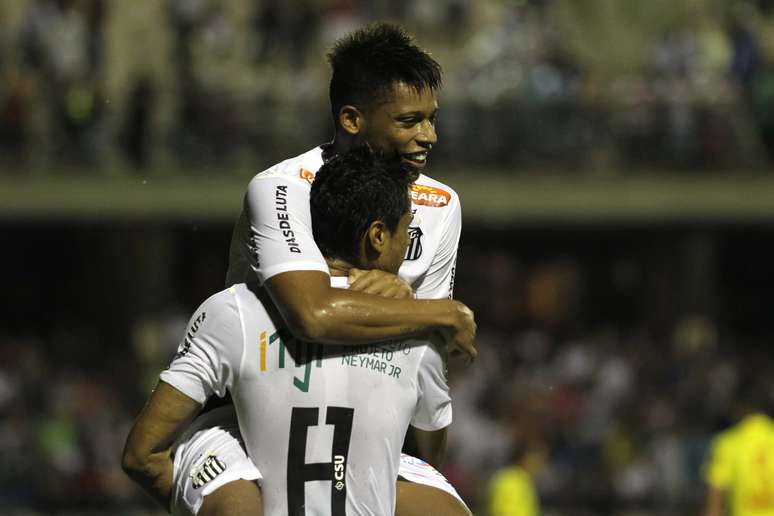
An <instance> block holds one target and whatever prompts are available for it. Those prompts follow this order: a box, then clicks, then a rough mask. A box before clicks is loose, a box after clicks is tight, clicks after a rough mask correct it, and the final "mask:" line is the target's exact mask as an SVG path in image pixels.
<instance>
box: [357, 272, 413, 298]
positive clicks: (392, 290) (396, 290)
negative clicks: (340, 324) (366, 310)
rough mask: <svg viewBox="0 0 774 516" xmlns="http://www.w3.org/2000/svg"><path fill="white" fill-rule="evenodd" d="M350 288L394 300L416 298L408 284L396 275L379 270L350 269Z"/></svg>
mask: <svg viewBox="0 0 774 516" xmlns="http://www.w3.org/2000/svg"><path fill="white" fill-rule="evenodd" d="M349 288H350V290H355V291H357V292H365V293H366V294H375V295H377V296H382V297H391V298H394V299H409V298H413V297H414V291H413V290H411V287H410V286H409V284H408V283H406V282H405V281H403V280H402V279H400V278H399V277H397V276H396V275H395V274H390V273H389V272H384V271H380V270H378V269H371V270H367V271H366V270H362V269H354V268H353V269H350V271H349Z"/></svg>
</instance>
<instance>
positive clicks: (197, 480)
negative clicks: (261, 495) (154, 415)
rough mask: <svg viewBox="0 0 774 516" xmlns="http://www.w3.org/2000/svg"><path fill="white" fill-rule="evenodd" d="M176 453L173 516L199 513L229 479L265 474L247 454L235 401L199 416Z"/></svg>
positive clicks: (173, 475) (256, 478) (178, 445)
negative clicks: (209, 495) (205, 500)
mask: <svg viewBox="0 0 774 516" xmlns="http://www.w3.org/2000/svg"><path fill="white" fill-rule="evenodd" d="M174 454H175V462H174V469H173V473H172V501H171V504H170V505H171V513H172V515H173V516H192V515H195V514H196V513H198V512H199V509H200V508H201V506H202V503H203V502H204V497H205V496H207V495H208V494H210V493H212V492H213V491H215V490H216V489H217V488H219V487H220V486H222V485H225V484H228V483H229V482H233V481H234V480H242V479H244V480H257V481H260V479H261V478H263V476H262V475H261V472H260V471H259V470H258V468H257V467H256V466H255V464H253V461H252V460H250V458H249V457H248V456H247V452H246V451H245V448H244V443H243V442H242V436H241V435H240V434H239V425H238V423H237V419H236V413H235V412H234V407H233V406H231V405H228V406H224V407H218V408H216V409H213V410H211V411H209V412H207V413H205V414H202V415H201V416H199V417H198V418H196V419H195V420H194V421H193V423H191V426H190V428H189V429H188V430H186V432H185V433H184V434H183V435H182V436H180V438H179V439H178V440H177V442H176V448H175V451H174ZM259 483H260V482H259Z"/></svg>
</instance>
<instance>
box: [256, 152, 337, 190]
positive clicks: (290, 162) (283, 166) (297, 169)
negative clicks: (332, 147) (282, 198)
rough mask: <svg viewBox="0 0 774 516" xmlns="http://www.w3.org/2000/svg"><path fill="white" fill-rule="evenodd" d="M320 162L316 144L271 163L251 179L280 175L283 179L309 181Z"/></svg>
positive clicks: (320, 158) (320, 155)
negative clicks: (301, 152)
mask: <svg viewBox="0 0 774 516" xmlns="http://www.w3.org/2000/svg"><path fill="white" fill-rule="evenodd" d="M322 164H323V159H322V148H321V147H319V146H318V147H315V148H313V149H310V150H308V151H306V152H305V153H303V154H300V155H298V156H296V157H293V158H289V159H286V160H284V161H281V162H279V163H277V164H276V165H272V166H271V167H269V168H267V169H266V170H264V171H263V172H260V173H258V174H256V175H255V176H254V177H253V180H252V181H255V180H260V179H268V178H272V177H282V178H285V179H297V180H298V181H300V182H303V183H311V181H312V180H313V179H314V174H316V173H317V171H318V170H319V169H320V167H321V166H322ZM252 181H251V182H252Z"/></svg>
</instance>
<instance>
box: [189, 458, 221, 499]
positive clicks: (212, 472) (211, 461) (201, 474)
mask: <svg viewBox="0 0 774 516" xmlns="http://www.w3.org/2000/svg"><path fill="white" fill-rule="evenodd" d="M224 471H226V463H225V462H223V461H222V460H220V459H219V458H217V457H216V456H215V454H214V453H213V452H212V450H207V452H206V456H205V458H204V462H202V463H201V464H199V465H196V466H194V467H193V468H191V472H190V473H189V475H190V477H191V480H192V481H193V486H194V489H200V488H201V487H203V486H204V485H206V484H207V482H210V481H211V480H212V479H214V478H215V477H217V476H218V475H220V474H221V473H223V472H224Z"/></svg>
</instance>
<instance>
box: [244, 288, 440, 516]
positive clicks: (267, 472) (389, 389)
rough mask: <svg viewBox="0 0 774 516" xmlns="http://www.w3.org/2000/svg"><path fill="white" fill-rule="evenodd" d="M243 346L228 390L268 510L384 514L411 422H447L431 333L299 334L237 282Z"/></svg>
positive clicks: (298, 515) (299, 514) (423, 425)
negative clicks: (354, 337)
mask: <svg viewBox="0 0 774 516" xmlns="http://www.w3.org/2000/svg"><path fill="white" fill-rule="evenodd" d="M236 292H237V294H238V298H239V305H240V309H241V312H242V316H241V320H242V323H243V328H244V330H243V331H244V336H245V340H244V342H245V344H244V351H243V354H242V356H241V360H240V364H239V365H238V370H236V368H235V375H234V379H233V382H232V384H231V385H230V386H229V389H230V391H231V393H232V397H233V399H234V405H235V407H236V411H237V416H238V419H239V426H240V431H241V433H242V436H243V438H244V440H245V444H246V446H247V448H248V452H249V453H250V456H251V458H252V459H253V461H254V462H255V463H256V465H257V466H258V468H259V469H260V470H261V472H262V473H263V475H264V481H263V483H262V491H263V497H264V510H265V512H266V514H272V515H281V514H288V515H292V516H304V515H305V516H312V515H315V516H317V515H320V516H323V515H332V516H334V515H335V516H341V515H348V516H355V515H388V514H394V511H395V481H396V479H397V474H398V465H399V459H400V451H401V447H402V444H403V439H404V436H405V433H406V430H407V427H408V425H409V424H412V425H414V426H416V427H418V428H420V429H423V430H438V429H441V428H444V427H445V426H447V425H448V424H449V423H450V422H451V404H450V399H449V396H448V388H447V386H446V380H445V377H444V364H443V360H442V358H441V356H440V354H439V353H438V351H437V350H436V348H435V346H433V345H431V344H429V343H427V342H425V341H418V340H415V341H400V342H390V343H384V344H377V345H366V346H346V347H345V346H321V345H318V344H309V343H305V342H299V341H296V340H293V339H291V338H289V337H288V336H287V335H284V334H283V332H281V331H277V329H276V325H275V324H273V323H269V322H268V321H270V319H269V318H267V317H266V312H265V310H264V308H263V306H262V304H261V302H260V300H259V299H258V297H256V295H255V292H252V291H250V290H249V289H248V288H246V287H244V286H237V289H236ZM235 365H236V364H235Z"/></svg>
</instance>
